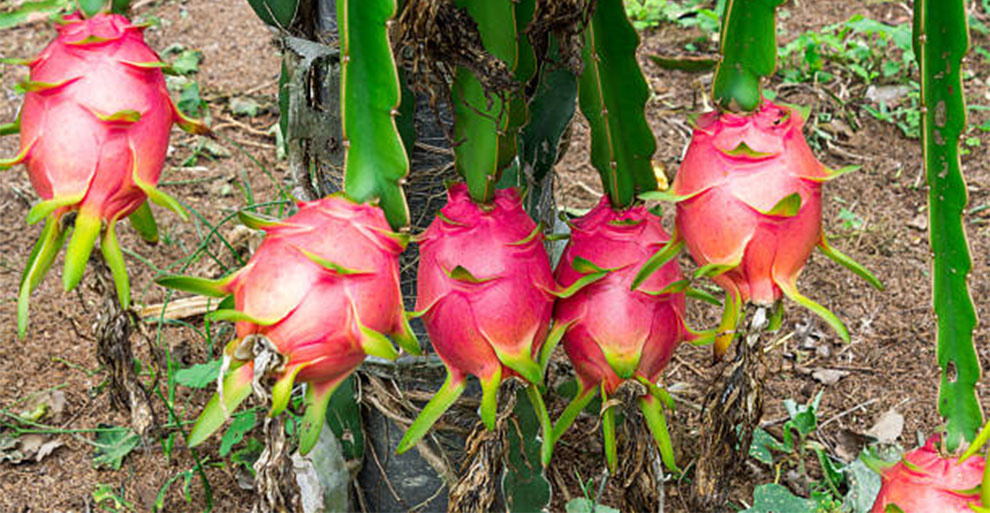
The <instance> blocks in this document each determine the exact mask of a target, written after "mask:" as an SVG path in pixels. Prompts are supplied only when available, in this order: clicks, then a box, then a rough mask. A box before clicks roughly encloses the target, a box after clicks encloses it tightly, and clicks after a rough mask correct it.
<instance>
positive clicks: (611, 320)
mask: <svg viewBox="0 0 990 513" xmlns="http://www.w3.org/2000/svg"><path fill="white" fill-rule="evenodd" d="M669 240H670V236H669V235H667V233H666V232H665V231H664V230H663V227H662V226H661V224H660V218H658V217H657V216H655V215H653V214H650V213H649V212H648V211H647V210H646V208H645V207H643V206H635V207H632V208H630V209H628V210H625V211H621V212H620V211H615V210H613V209H612V207H611V205H610V203H609V200H608V198H607V197H603V198H602V200H601V202H600V203H599V204H598V206H596V207H595V208H594V209H592V210H591V211H590V212H589V213H588V214H587V215H585V216H584V217H582V218H580V219H578V220H576V221H575V222H573V223H572V225H571V240H570V242H569V243H568V245H567V247H566V248H565V249H564V253H563V255H562V256H561V259H560V263H559V264H558V265H557V269H556V272H555V277H556V279H557V283H558V284H559V285H560V286H561V287H568V286H571V285H572V284H574V283H575V282H577V281H578V280H579V279H581V278H582V277H584V276H586V275H587V274H588V273H587V272H580V271H579V270H577V269H575V265H574V260H575V258H581V259H584V260H585V261H587V262H591V263H592V264H594V265H595V266H597V267H599V268H603V269H611V271H609V272H608V273H607V274H606V275H605V276H604V277H603V278H601V279H600V280H597V281H595V282H594V283H591V284H589V285H587V286H585V287H583V288H582V289H581V290H579V291H577V292H576V293H575V294H574V295H573V296H570V297H567V298H561V299H559V300H558V301H557V304H556V305H555V307H554V323H555V324H557V325H569V327H568V328H567V330H566V332H565V333H564V335H563V339H562V340H563V343H564V350H565V351H566V352H567V355H568V356H569V357H570V359H571V361H572V362H573V363H574V367H575V371H576V372H577V374H578V377H579V379H580V380H581V383H582V386H583V388H588V387H596V386H598V385H600V384H604V385H605V389H606V391H607V392H608V393H610V394H611V393H613V392H615V389H616V388H618V386H619V384H620V383H621V382H622V381H624V380H626V379H629V378H632V377H633V376H634V375H636V376H640V377H643V378H645V379H646V380H648V381H650V382H653V383H655V382H656V381H657V380H658V379H659V378H660V374H661V373H662V372H663V369H664V368H665V367H666V366H667V363H668V362H669V361H670V358H671V356H672V355H673V353H674V349H676V348H677V346H678V345H679V344H680V342H681V341H682V340H684V339H685V338H687V337H688V332H687V328H686V327H685V325H684V309H685V303H684V293H683V292H670V293H660V292H661V291H663V290H664V288H665V287H667V286H668V285H670V284H672V283H674V282H678V281H681V280H683V279H684V277H683V275H682V274H681V271H680V268H679V266H678V265H677V262H675V261H671V262H668V263H667V264H665V265H664V266H663V267H662V268H661V269H660V270H659V271H657V272H656V273H654V274H653V275H651V276H650V278H649V279H647V281H646V282H644V283H643V285H641V286H640V287H639V288H637V289H636V290H630V284H631V283H632V279H633V277H634V276H635V274H636V271H637V270H638V269H639V267H640V266H641V265H642V263H643V262H645V261H646V260H647V259H648V258H649V257H650V256H651V255H653V253H655V252H656V250H658V249H659V248H661V247H662V246H663V245H664V244H666V243H667V241H669ZM658 293H660V294H658Z"/></svg>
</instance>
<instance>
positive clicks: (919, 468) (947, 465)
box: [871, 436, 985, 513]
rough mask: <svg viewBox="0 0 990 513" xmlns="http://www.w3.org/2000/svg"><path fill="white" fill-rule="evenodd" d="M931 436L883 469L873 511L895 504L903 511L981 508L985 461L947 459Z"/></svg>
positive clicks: (883, 512) (967, 512)
mask: <svg viewBox="0 0 990 513" xmlns="http://www.w3.org/2000/svg"><path fill="white" fill-rule="evenodd" d="M937 443H938V437H937V436H933V437H931V438H929V439H928V442H927V443H926V444H925V446H924V447H921V448H918V449H915V450H913V451H911V452H908V453H907V454H905V455H904V457H903V458H902V460H901V461H899V462H898V463H897V464H895V465H893V466H891V467H890V468H888V469H886V470H885V471H884V472H883V485H882V486H881V487H880V493H879V494H877V500H876V502H874V503H873V509H872V510H871V513H887V511H889V509H888V508H889V507H890V506H891V505H895V506H897V507H898V508H900V509H899V510H896V511H902V512H903V513H973V511H974V508H972V507H971V506H976V507H982V505H981V503H980V491H979V487H980V485H981V483H982V481H983V468H984V465H985V460H984V459H983V458H980V457H970V458H967V459H966V460H965V461H964V462H962V463H959V462H958V461H957V460H956V459H955V458H944V457H942V455H940V454H939V452H938V449H937V447H936V444H937Z"/></svg>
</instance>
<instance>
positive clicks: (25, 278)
mask: <svg viewBox="0 0 990 513" xmlns="http://www.w3.org/2000/svg"><path fill="white" fill-rule="evenodd" d="M65 235H66V231H65V230H63V229H62V227H61V221H60V218H59V216H57V215H55V214H51V215H49V216H48V219H47V220H46V221H45V228H44V230H42V232H41V237H39V238H38V241H37V242H36V243H35V244H34V249H33V250H32V251H31V256H29V257H28V261H27V265H26V266H25V267H24V274H23V275H22V276H21V286H20V291H19V293H18V296H17V336H18V337H20V338H21V339H23V338H24V336H25V335H26V334H27V326H28V306H29V305H30V299H31V293H32V292H34V290H35V289H36V288H38V285H39V284H40V283H41V280H42V279H43V278H44V277H45V275H46V274H48V270H49V269H51V267H52V264H53V263H55V257H56V256H57V255H58V252H59V251H61V250H62V246H63V245H64V244H65Z"/></svg>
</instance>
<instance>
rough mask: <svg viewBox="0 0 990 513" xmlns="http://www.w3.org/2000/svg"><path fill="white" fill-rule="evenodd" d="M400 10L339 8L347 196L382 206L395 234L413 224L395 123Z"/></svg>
mask: <svg viewBox="0 0 990 513" xmlns="http://www.w3.org/2000/svg"><path fill="white" fill-rule="evenodd" d="M396 10H397V5H396V1H395V0H339V1H338V2H337V21H338V23H339V24H340V25H339V32H340V54H341V58H340V68H341V71H340V117H341V120H342V123H343V136H344V191H345V192H346V194H347V195H348V196H349V197H351V198H352V199H354V200H356V201H358V202H361V203H366V202H371V201H379V202H380V205H381V207H382V210H384V211H385V217H386V218H387V219H388V222H389V224H390V225H391V226H392V228H393V229H399V228H402V227H404V226H407V225H408V224H409V207H408V205H407V204H406V198H405V193H404V192H403V190H402V184H403V182H404V181H405V177H406V175H407V174H408V173H409V159H408V157H407V155H406V149H405V147H404V146H403V143H402V137H401V135H400V134H399V129H398V126H397V124H396V120H395V118H396V117H397V116H398V115H399V104H400V102H401V99H402V98H401V87H400V83H399V75H398V72H397V71H396V67H395V58H394V56H393V55H392V49H391V46H390V43H389V37H388V27H389V24H390V23H391V21H390V20H391V19H392V17H394V16H395V13H396Z"/></svg>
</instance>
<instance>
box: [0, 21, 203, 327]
mask: <svg viewBox="0 0 990 513" xmlns="http://www.w3.org/2000/svg"><path fill="white" fill-rule="evenodd" d="M142 31H143V28H142V27H138V26H135V25H131V23H130V22H129V21H128V20H127V18H124V17H123V16H119V15H114V14H98V15H96V16H94V17H92V18H90V19H83V18H82V17H81V16H80V15H78V14H74V15H70V16H66V17H64V18H62V20H61V22H60V23H59V26H58V36H57V37H56V38H55V40H54V41H52V42H51V43H50V44H49V45H48V47H46V48H45V49H44V51H42V53H41V54H40V55H39V56H38V57H37V58H35V59H34V60H31V61H25V62H24V64H26V65H27V66H29V67H30V68H31V72H30V79H29V80H28V81H27V82H25V83H24V84H22V87H23V88H24V90H25V91H26V94H25V95H24V105H23V107H22V108H21V112H20V118H19V121H18V122H17V123H16V124H19V128H20V134H21V150H20V153H19V154H18V155H17V156H16V157H15V158H13V159H11V160H6V161H0V168H7V167H11V166H13V165H15V164H17V163H20V162H23V163H24V164H25V165H26V166H27V169H28V174H29V176H30V178H31V184H32V185H33V186H34V188H35V190H36V191H37V192H38V195H39V196H41V198H42V201H41V202H40V203H38V204H37V205H35V206H34V207H33V208H32V209H31V211H30V213H29V214H28V222H29V223H36V222H38V221H40V220H42V219H45V220H46V225H45V229H44V231H43V233H42V236H41V238H40V239H39V240H38V242H37V244H36V245H35V248H34V251H33V252H32V254H31V257H30V259H29V261H28V265H27V267H26V269H25V271H24V276H23V278H22V280H21V289H20V296H19V303H18V331H19V333H20V335H21V336H22V337H23V336H24V334H25V332H26V330H27V311H28V300H29V297H30V295H31V292H32V291H33V290H34V289H35V288H36V287H37V286H38V284H40V282H41V280H42V279H43V278H44V275H45V274H46V273H47V271H48V269H49V268H50V267H51V265H52V262H53V261H54V259H55V256H56V255H57V254H58V252H59V250H60V249H61V247H62V244H63V243H64V241H65V225H66V224H69V222H68V220H69V219H71V217H68V216H67V215H66V214H68V213H70V212H75V223H74V226H75V228H74V229H73V235H72V239H71V240H70V241H69V248H68V251H67V253H66V258H65V272H64V273H63V275H62V278H63V284H64V286H65V289H66V290H71V289H73V288H74V287H75V286H76V285H78V284H79V281H80V280H81V279H82V273H83V270H84V269H85V267H86V261H87V260H88V258H89V254H90V252H91V251H92V250H93V246H94V245H95V243H96V238H97V237H98V236H99V235H100V231H101V227H102V225H103V224H104V223H105V224H106V229H105V230H104V232H103V238H102V240H101V242H100V247H101V249H102V251H103V255H104V257H105V259H106V262H107V264H108V266H109V267H110V269H111V271H112V273H113V277H114V281H115V282H116V285H117V295H118V298H119V300H120V303H121V305H123V306H124V307H125V308H127V306H128V304H129V301H130V290H129V285H128V280H127V271H126V269H125V268H124V259H123V255H122V253H121V251H120V247H119V246H118V245H117V240H116V235H115V233H114V226H115V223H116V222H117V221H118V220H119V219H120V218H122V217H127V216H130V217H131V220H132V221H133V222H134V224H135V226H136V227H137V229H138V231H139V232H140V233H141V235H142V236H143V237H145V238H146V239H148V240H149V241H152V242H154V241H156V240H157V228H156V227H155V224H154V218H153V217H152V216H151V210H150V209H149V208H148V207H147V204H146V202H145V199H146V198H150V199H151V201H153V202H155V203H157V204H159V205H162V206H165V207H168V208H170V209H172V210H174V211H176V212H177V213H178V214H179V215H180V216H182V217H183V218H185V217H186V213H185V211H184V210H183V209H182V207H181V206H180V205H179V203H178V202H177V201H175V200H174V199H172V198H170V197H169V196H167V195H166V194H165V193H163V192H161V191H159V190H157V189H155V185H156V184H157V183H158V178H159V176H160V174H161V171H162V166H163V164H164V162H165V152H166V150H167V148H168V139H169V132H170V130H171V127H172V123H174V122H178V123H179V124H180V125H181V126H182V127H183V128H185V129H187V130H189V131H191V132H194V133H206V132H208V130H207V129H206V128H205V127H204V126H203V125H200V124H199V123H197V122H194V121H192V120H190V119H188V118H185V117H184V116H182V114H180V113H179V111H178V110H177V109H176V108H175V106H174V105H173V104H172V101H171V99H170V98H169V96H168V91H167V90H166V88H165V78H164V76H163V74H162V70H161V67H162V66H163V63H162V62H161V61H160V59H159V57H158V55H157V54H155V52H154V51H153V50H152V49H151V48H149V47H148V45H147V44H146V43H145V42H144V36H143V35H142Z"/></svg>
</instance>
